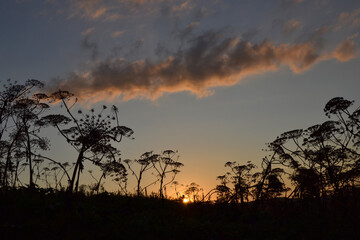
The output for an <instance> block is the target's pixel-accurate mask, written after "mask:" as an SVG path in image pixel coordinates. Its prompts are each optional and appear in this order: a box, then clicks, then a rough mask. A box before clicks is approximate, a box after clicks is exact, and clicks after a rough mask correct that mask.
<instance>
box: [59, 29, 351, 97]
mask: <svg viewBox="0 0 360 240" xmlns="http://www.w3.org/2000/svg"><path fill="white" fill-rule="evenodd" d="M188 44H189V45H187V47H185V48H183V49H179V50H178V51H177V52H175V53H173V54H172V55H171V56H168V57H167V58H166V59H164V60H161V61H157V62H154V61H150V60H148V59H142V60H138V61H133V62H128V61H126V60H125V59H122V58H116V59H107V60H104V61H98V62H96V63H95V64H94V65H93V67H92V68H91V69H90V71H89V72H86V73H83V74H79V73H73V74H71V75H70V76H69V77H68V78H67V79H65V80H63V81H61V82H58V83H57V84H55V85H54V86H53V89H59V88H60V89H68V90H70V91H72V92H74V93H75V94H76V95H78V96H79V97H80V98H83V99H90V101H98V100H104V99H107V98H111V97H119V96H120V95H121V96H122V98H123V99H125V100H127V99H131V98H136V97H145V98H149V99H156V98H158V97H160V96H161V95H163V94H164V93H173V92H180V91H189V92H191V93H193V94H196V95H197V96H199V97H201V96H205V95H208V94H210V93H211V88H213V87H217V86H231V85H234V84H236V83H238V82H239V81H240V80H241V79H242V78H243V77H245V76H247V75H252V74H262V73H265V72H268V71H276V70H278V69H279V67H280V66H282V65H285V66H288V67H289V68H290V69H291V70H292V71H294V72H295V73H300V72H302V71H305V70H307V69H309V68H310V67H311V66H313V65H314V64H316V63H317V62H319V61H324V60H328V59H332V58H336V59H339V60H341V61H343V60H344V61H346V60H348V59H350V56H352V55H351V53H353V52H354V51H355V47H354V46H353V45H352V40H351V39H348V40H347V42H345V43H342V44H341V45H339V47H338V49H337V50H336V51H335V52H337V53H335V52H334V53H321V52H320V51H318V49H316V47H315V46H314V44H313V43H312V42H311V41H308V42H304V43H297V44H280V45H276V44H273V43H271V42H269V41H263V42H262V43H260V44H252V43H251V42H248V41H245V40H241V38H239V37H229V36H226V35H225V34H224V32H223V31H208V32H206V33H203V34H201V35H200V36H197V37H195V38H193V39H192V40H191V41H189V42H188ZM340 52H341V53H344V54H342V55H341V54H340Z"/></svg>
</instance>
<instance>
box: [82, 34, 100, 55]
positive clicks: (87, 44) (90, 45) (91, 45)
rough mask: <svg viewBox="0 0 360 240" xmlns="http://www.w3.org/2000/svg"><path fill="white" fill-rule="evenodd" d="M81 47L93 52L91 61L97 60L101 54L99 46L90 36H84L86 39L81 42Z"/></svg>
mask: <svg viewBox="0 0 360 240" xmlns="http://www.w3.org/2000/svg"><path fill="white" fill-rule="evenodd" d="M81 47H82V48H83V49H85V50H89V51H91V60H93V61H94V60H95V59H96V58H97V56H98V54H99V51H98V44H97V43H96V42H91V41H90V36H89V34H86V35H84V38H83V39H82V41H81Z"/></svg>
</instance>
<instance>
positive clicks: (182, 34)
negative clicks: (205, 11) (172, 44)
mask: <svg viewBox="0 0 360 240" xmlns="http://www.w3.org/2000/svg"><path fill="white" fill-rule="evenodd" d="M199 24H200V23H199V22H192V23H190V24H188V25H187V26H186V27H185V28H184V29H181V30H179V31H178V32H177V33H175V35H176V37H178V38H179V39H180V40H182V41H183V40H185V39H187V38H189V37H190V36H191V35H192V34H193V31H194V29H195V28H196V27H197V26H198V25H199Z"/></svg>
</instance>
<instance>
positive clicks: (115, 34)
mask: <svg viewBox="0 0 360 240" xmlns="http://www.w3.org/2000/svg"><path fill="white" fill-rule="evenodd" d="M124 33H125V31H115V32H113V33H112V34H111V37H113V38H117V37H119V36H121V35H123V34H124Z"/></svg>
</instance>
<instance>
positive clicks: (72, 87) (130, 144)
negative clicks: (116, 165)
mask: <svg viewBox="0 0 360 240" xmlns="http://www.w3.org/2000/svg"><path fill="white" fill-rule="evenodd" d="M0 30H1V32H0V80H1V81H2V82H4V81H5V80H7V79H8V78H11V79H12V80H17V81H19V82H23V81H25V80H27V79H38V80H40V81H43V82H44V83H45V84H46V87H47V88H46V90H47V91H52V90H57V89H63V90H69V91H71V92H73V93H75V94H76V96H77V97H79V99H80V104H79V106H78V107H79V108H89V107H94V108H95V109H100V106H101V105H103V104H108V105H112V104H115V105H116V106H118V108H119V111H120V120H121V122H122V124H123V125H125V126H128V127H130V128H132V129H133V130H134V132H135V133H134V137H135V140H128V139H125V140H124V141H123V142H122V143H121V144H120V145H119V149H120V150H121V151H122V156H123V159H126V158H130V159H134V158H138V157H139V156H140V155H141V154H142V153H144V152H146V151H150V150H153V151H154V152H161V151H163V150H166V149H173V150H178V151H179V155H180V159H179V160H180V161H181V162H183V163H184V164H185V167H183V168H182V169H181V171H182V172H181V173H180V174H179V175H178V179H177V180H178V181H179V182H180V183H181V184H184V185H186V184H190V183H191V182H196V183H197V184H199V185H200V186H201V187H203V188H204V189H205V190H210V188H212V187H215V185H216V184H217V182H216V177H217V176H218V175H222V174H224V173H225V172H226V169H225V168H224V164H225V163H226V162H227V161H238V162H240V163H244V164H245V163H246V162H247V161H253V162H254V163H255V164H258V165H259V163H260V162H261V159H262V157H264V156H265V155H266V154H267V153H266V152H264V151H262V149H264V148H265V147H266V146H265V143H267V142H270V141H272V140H274V139H275V138H276V136H278V135H280V134H281V133H282V132H285V131H288V130H293V129H297V128H307V127H309V126H311V125H313V124H317V123H320V122H322V121H325V120H326V117H325V115H324V114H323V108H324V106H325V104H326V102H327V101H328V100H330V99H331V98H333V97H337V96H341V97H344V98H346V99H349V100H355V105H357V106H359V105H360V95H359V90H360V79H359V76H360V59H359V54H360V50H359V49H360V48H359V43H360V41H359V39H360V36H359V32H360V1H358V0H353V1H351V0H279V1H275V0H274V1H266V0H262V1H260V0H258V1H250V0H1V1H0ZM44 134H45V135H48V136H51V139H52V149H53V150H52V151H51V152H49V153H47V155H49V156H52V157H53V158H55V159H57V160H58V161H65V160H66V161H70V162H73V161H75V159H74V156H75V155H76V153H75V151H74V150H73V149H72V148H70V147H69V146H67V144H66V142H65V141H64V139H62V138H60V137H53V136H57V135H56V132H55V131H52V130H48V131H47V132H46V133H44ZM64 149H66V150H65V151H64ZM89 169H90V168H89ZM129 178H131V176H129ZM86 179H89V178H88V177H84V178H83V180H84V181H85V180H86ZM108 186H109V188H115V187H114V186H111V184H110V182H109V185H108Z"/></svg>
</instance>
